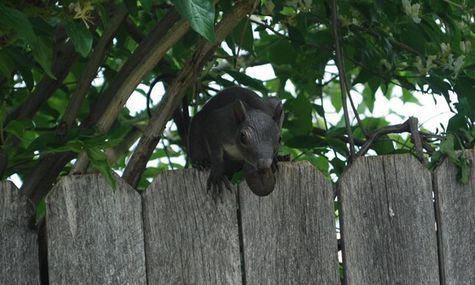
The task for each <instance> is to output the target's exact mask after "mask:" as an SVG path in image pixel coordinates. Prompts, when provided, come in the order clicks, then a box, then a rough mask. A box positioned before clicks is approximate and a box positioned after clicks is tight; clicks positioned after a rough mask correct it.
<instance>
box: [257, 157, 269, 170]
mask: <svg viewBox="0 0 475 285" xmlns="http://www.w3.org/2000/svg"><path fill="white" fill-rule="evenodd" d="M271 165H272V159H271V158H260V159H258V160H257V170H263V169H267V168H270V167H271Z"/></svg>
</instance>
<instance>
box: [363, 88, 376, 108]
mask: <svg viewBox="0 0 475 285" xmlns="http://www.w3.org/2000/svg"><path fill="white" fill-rule="evenodd" d="M375 100H376V98H375V91H374V90H373V88H371V87H370V86H369V85H367V84H366V85H365V87H364V89H363V101H364V103H365V104H366V106H367V107H368V109H369V111H370V112H371V113H372V112H373V110H374V101H375Z"/></svg>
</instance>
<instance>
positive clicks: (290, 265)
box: [239, 162, 339, 285]
mask: <svg viewBox="0 0 475 285" xmlns="http://www.w3.org/2000/svg"><path fill="white" fill-rule="evenodd" d="M276 176H277V182H276V187H275V189H274V191H273V192H272V193H271V194H270V195H269V196H266V197H258V196H256V195H254V194H253V193H252V192H251V191H250V190H249V189H248V187H247V185H245V184H244V183H243V184H241V185H242V187H241V185H240V188H241V189H240V192H239V196H240V211H241V221H242V237H243V251H244V265H245V278H246V284H249V285H250V284H339V278H338V275H337V272H338V261H337V240H336V231H335V217H334V210H333V187H332V184H331V183H330V181H328V180H327V179H325V178H324V177H323V176H322V175H321V174H320V173H318V172H317V171H316V170H315V169H314V168H313V167H312V166H311V165H310V164H309V163H308V162H298V163H280V164H279V171H278V172H277V173H276Z"/></svg>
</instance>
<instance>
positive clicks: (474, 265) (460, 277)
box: [434, 150, 475, 284]
mask: <svg viewBox="0 0 475 285" xmlns="http://www.w3.org/2000/svg"><path fill="white" fill-rule="evenodd" d="M467 155H468V157H469V158H470V159H471V160H472V162H473V161H475V151H473V150H471V151H467ZM434 189H435V192H436V200H437V207H436V210H437V217H438V221H437V222H438V226H439V228H438V229H439V231H438V234H439V247H440V256H441V258H440V263H441V277H442V284H475V166H474V165H473V164H472V167H471V179H470V181H469V182H468V184H466V185H463V184H461V183H460V182H459V180H458V179H457V169H456V167H455V165H454V164H453V163H451V162H449V161H448V160H446V161H445V162H444V163H443V164H442V165H440V166H439V167H438V168H437V169H436V171H435V173H434Z"/></svg>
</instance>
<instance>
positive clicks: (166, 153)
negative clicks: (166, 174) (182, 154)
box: [162, 140, 175, 170]
mask: <svg viewBox="0 0 475 285" xmlns="http://www.w3.org/2000/svg"><path fill="white" fill-rule="evenodd" d="M162 145H163V151H164V152H165V156H166V157H167V160H168V165H170V169H171V170H175V168H174V167H173V163H172V160H171V158H170V153H168V147H167V145H166V144H165V140H162Z"/></svg>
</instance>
